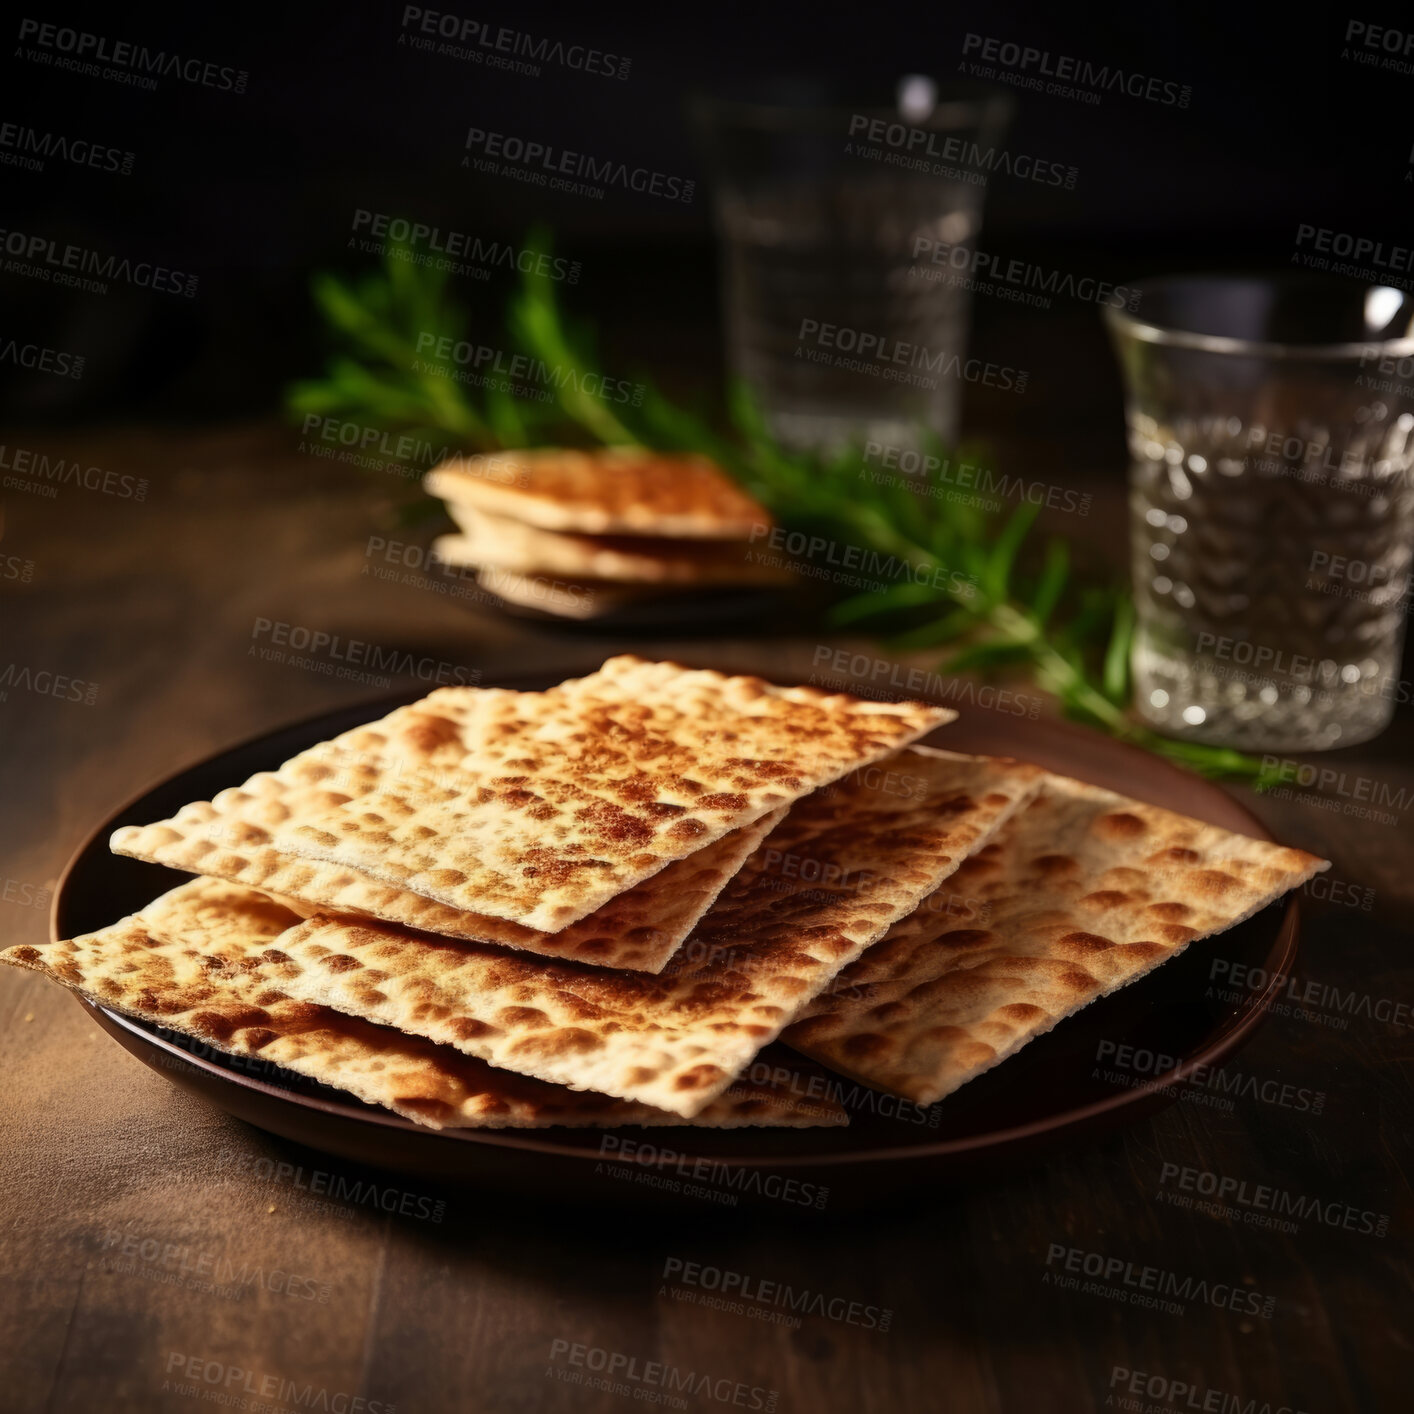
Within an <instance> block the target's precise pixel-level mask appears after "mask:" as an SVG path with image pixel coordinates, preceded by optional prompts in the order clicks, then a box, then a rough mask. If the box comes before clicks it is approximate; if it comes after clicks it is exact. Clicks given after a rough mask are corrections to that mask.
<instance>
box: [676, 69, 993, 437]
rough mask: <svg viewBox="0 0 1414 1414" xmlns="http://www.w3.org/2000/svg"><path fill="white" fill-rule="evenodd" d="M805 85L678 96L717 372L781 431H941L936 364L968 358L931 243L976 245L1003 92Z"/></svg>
mask: <svg viewBox="0 0 1414 1414" xmlns="http://www.w3.org/2000/svg"><path fill="white" fill-rule="evenodd" d="M790 98H794V99H796V100H798V101H789V99H790ZM818 99H819V95H818V94H814V93H810V92H799V93H796V94H793V95H788V96H787V97H786V98H782V97H780V96H779V95H778V96H777V101H774V102H769V103H767V102H760V103H758V102H741V101H734V100H723V99H705V100H698V101H697V103H696V104H695V105H694V113H695V117H696V118H697V121H698V125H699V128H700V129H701V131H702V134H703V137H704V141H705V145H706V147H707V151H708V157H709V162H710V165H711V169H712V172H713V177H714V197H715V209H716V218H717V226H718V232H719V235H720V238H721V242H722V250H723V257H722V258H723V286H724V291H723V293H724V303H725V309H726V324H727V346H728V355H729V361H730V366H731V371H732V372H733V373H734V374H735V375H737V376H738V377H740V378H742V379H743V380H744V381H745V382H746V384H747V385H748V387H749V388H750V389H751V390H752V392H753V393H754V395H755V397H756V399H757V401H758V403H759V404H760V406H761V409H762V411H763V413H764V415H765V417H766V419H767V421H768V424H769V426H770V428H771V430H772V432H773V433H774V434H775V436H776V437H777V438H778V439H779V440H780V441H782V442H783V443H785V444H787V445H790V446H796V447H801V448H821V449H826V450H836V449H838V448H839V447H841V446H843V445H847V444H850V443H859V442H863V441H882V442H884V443H886V444H892V445H899V446H916V445H917V442H918V440H919V429H920V428H925V429H931V431H933V432H935V433H937V434H938V435H939V436H941V437H942V438H943V439H944V440H945V441H946V440H951V439H952V437H953V436H954V434H955V432H956V430H957V409H958V399H959V389H960V380H959V379H958V378H957V377H956V376H950V375H949V374H948V373H946V372H938V371H936V370H937V369H938V368H939V366H940V365H946V364H947V361H948V360H949V359H952V358H954V357H956V358H958V359H965V357H966V342H967V328H968V305H969V297H968V293H967V290H966V289H965V287H964V282H962V281H959V280H956V279H951V278H947V277H948V276H949V275H950V274H951V273H952V272H953V271H955V270H956V269H957V268H958V266H957V265H956V264H954V265H953V266H951V267H947V266H944V265H942V264H940V263H938V253H940V250H941V249H942V248H944V247H945V248H946V249H947V253H948V254H951V252H952V251H953V250H954V249H955V250H956V251H957V252H959V258H960V259H961V260H962V261H963V262H965V259H966V257H965V256H962V255H961V252H964V251H970V250H971V249H973V248H974V247H975V242H976V238H977V232H978V228H979V226H980V224H981V216H982V201H983V196H984V194H985V192H986V182H987V179H988V175H989V172H991V171H992V170H993V168H994V167H995V166H997V165H998V163H999V156H998V151H997V148H998V144H999V143H1000V142H1001V138H1002V134H1003V132H1004V131H1005V128H1006V124H1007V120H1008V119H1009V117H1010V114H1011V106H1012V105H1011V100H1010V99H1009V98H1008V97H1007V96H1006V95H1004V94H997V93H993V92H991V91H989V90H987V89H985V88H983V87H981V86H975V85H973V86H965V85H954V86H951V87H946V88H941V89H940V88H939V87H938V86H937V85H935V84H934V83H933V81H932V80H930V79H927V78H924V77H922V76H914V77H910V78H905V79H901V80H900V81H899V83H898V85H897V88H896V91H895V93H894V95H893V98H892V100H891V101H890V102H888V103H884V104H879V103H873V104H868V105H850V104H848V103H835V102H820V101H818ZM920 351H921V352H920Z"/></svg>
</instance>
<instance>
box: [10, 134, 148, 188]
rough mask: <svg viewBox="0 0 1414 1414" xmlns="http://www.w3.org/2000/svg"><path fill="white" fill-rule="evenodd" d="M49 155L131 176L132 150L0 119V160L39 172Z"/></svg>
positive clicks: (82, 165) (77, 165)
mask: <svg viewBox="0 0 1414 1414" xmlns="http://www.w3.org/2000/svg"><path fill="white" fill-rule="evenodd" d="M50 158H54V159H55V160H56V161H59V162H68V163H70V164H71V165H72V166H75V167H92V168H93V169H94V170H95V171H98V172H117V173H119V174H120V175H121V176H124V177H127V176H131V174H132V170H133V162H134V160H135V159H134V157H133V154H132V153H131V152H125V151H123V149H122V148H118V147H109V146H108V144H107V143H99V142H93V141H92V140H90V139H89V138H81V137H74V138H71V137H64V136H63V135H62V134H60V133H52V132H40V131H39V129H38V128H31V127H29V126H27V125H26V124H24V123H0V163H4V164H5V165H6V166H11V167H21V168H24V169H25V170H27V171H31V172H42V171H43V170H44V164H45V162H46V161H47V160H48V159H50Z"/></svg>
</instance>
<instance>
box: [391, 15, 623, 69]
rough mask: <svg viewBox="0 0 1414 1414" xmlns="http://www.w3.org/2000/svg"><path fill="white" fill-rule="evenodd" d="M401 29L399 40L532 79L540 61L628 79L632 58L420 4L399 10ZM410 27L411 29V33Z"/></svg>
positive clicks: (412, 45) (414, 46) (418, 47)
mask: <svg viewBox="0 0 1414 1414" xmlns="http://www.w3.org/2000/svg"><path fill="white" fill-rule="evenodd" d="M402 27H403V33H402V34H400V35H399V36H398V43H399V44H407V45H410V46H411V47H412V48H414V49H425V50H428V51H430V52H432V53H436V54H445V55H447V56H449V57H450V58H453V59H469V60H471V61H472V62H473V63H477V64H483V65H485V66H486V67H487V68H493V69H508V70H510V71H511V72H512V73H523V74H529V75H530V76H531V77H533V78H538V77H539V76H540V67H539V66H540V65H541V64H558V65H559V66H560V67H561V68H565V69H573V70H575V71H576V72H577V73H581V74H595V75H598V76H600V77H602V78H606V79H626V78H627V77H628V72H629V70H630V69H631V68H632V67H633V60H632V59H625V58H622V57H620V56H619V55H617V54H606V53H605V52H604V51H603V50H602V49H595V48H594V47H593V46H592V45H588V44H566V43H564V41H563V40H559V39H556V40H551V39H549V38H546V37H545V36H543V35H542V36H541V37H540V38H538V39H537V38H536V37H535V36H533V35H529V34H526V33H525V31H524V30H518V29H512V28H511V27H510V26H509V25H488V24H484V23H482V21H480V20H467V19H463V18H462V17H461V16H460V15H450V14H447V13H445V12H444V11H441V10H424V9H423V8H422V7H421V6H420V5H407V6H405V7H404V8H403V25H402ZM409 29H411V30H412V31H413V32H412V33H411V34H409V33H408V31H409ZM507 56H510V57H507ZM526 61H532V62H526Z"/></svg>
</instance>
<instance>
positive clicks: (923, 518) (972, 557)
mask: <svg viewBox="0 0 1414 1414" xmlns="http://www.w3.org/2000/svg"><path fill="white" fill-rule="evenodd" d="M530 244H531V246H532V247H533V248H535V249H544V250H547V251H548V241H546V240H545V239H544V237H543V236H538V235H533V236H532V240H531V243H530ZM407 255H408V253H407V252H399V251H398V250H397V249H396V248H394V249H391V250H390V251H389V252H388V254H387V255H386V256H385V260H384V269H383V272H382V273H381V274H372V275H369V276H366V277H364V279H362V280H361V281H359V282H358V283H357V284H349V283H347V282H343V281H340V280H338V279H336V278H335V277H333V276H330V275H323V276H320V277H318V279H316V281H315V284H314V297H315V301H316V304H317V305H318V307H319V309H320V311H321V312H322V314H323V316H324V319H325V321H326V323H327V324H328V325H329V327H330V329H331V331H332V332H333V333H334V335H335V336H336V338H338V339H339V340H340V341H341V342H342V343H343V344H344V346H345V349H346V351H345V352H344V353H342V354H341V355H340V356H338V357H335V358H334V359H333V360H331V362H330V364H329V366H328V370H327V372H326V375H325V377H324V378H322V379H318V380H312V381H309V382H304V383H299V384H296V385H295V386H294V387H293V388H292V389H291V391H290V396H289V407H290V409H291V411H292V412H294V413H296V414H298V415H307V414H309V413H311V412H315V413H319V414H320V415H336V416H342V417H349V418H353V419H357V420H361V421H364V422H366V423H368V424H371V425H376V426H380V427H383V428H386V429H388V430H398V431H416V432H419V433H422V434H424V435H433V434H440V435H444V436H446V437H448V438H452V439H455V440H456V441H457V442H458V443H459V444H460V445H462V446H463V447H465V448H466V449H467V450H489V449H492V448H495V447H516V446H531V445H537V444H546V443H554V442H563V441H565V440H566V439H567V437H572V436H574V435H576V434H578V435H579V436H580V437H582V438H587V439H588V440H590V441H592V442H595V443H600V444H607V445H633V444H638V445H644V446H652V447H655V448H658V449H660V450H665V451H693V452H701V453H703V454H705V455H707V456H710V457H712V458H713V459H714V460H715V461H717V462H718V463H719V464H720V465H721V466H722V467H724V468H725V469H726V470H727V471H729V472H730V473H731V474H732V475H733V476H734V477H736V479H737V480H738V481H740V482H741V484H742V485H743V486H744V487H745V488H746V489H747V490H748V491H750V492H751V493H752V494H753V495H754V496H756V497H757V498H758V499H759V500H760V501H761V502H762V503H763V504H764V505H765V506H766V507H767V509H768V510H769V511H770V512H771V513H772V515H773V516H774V517H775V518H776V520H777V521H778V522H779V523H780V524H781V525H782V526H783V527H784V528H785V529H787V530H796V529H799V530H804V531H807V532H808V533H810V534H812V535H823V536H825V537H827V538H828V539H831V540H833V541H835V542H836V543H839V544H844V545H853V546H858V547H860V548H861V549H864V550H869V551H872V552H875V553H876V554H877V555H879V556H884V557H888V559H889V561H890V562H891V563H896V564H897V565H898V566H900V567H901V568H902V570H903V573H901V574H898V575H895V576H893V577H892V581H891V582H890V583H887V584H879V585H878V586H877V587H871V588H869V589H867V590H865V591H864V592H862V593H858V594H855V595H853V596H851V597H849V598H846V599H843V600H841V601H839V602H837V603H835V604H834V605H833V606H832V607H831V608H830V610H829V611H828V618H829V621H830V622H831V623H832V624H834V625H835V626H836V627H841V628H843V627H851V628H853V627H867V628H869V629H872V630H874V631H876V632H880V633H883V634H885V635H887V639H888V642H889V644H890V646H891V647H892V648H894V649H895V650H897V651H922V650H929V649H934V648H942V647H944V646H950V647H951V649H952V651H951V652H950V653H949V654H948V655H947V656H945V657H944V658H943V659H942V660H941V662H940V663H939V664H938V669H939V671H940V672H944V673H960V672H966V671H976V672H983V673H991V672H995V671H998V670H1007V671H1009V672H1012V673H1019V674H1023V675H1025V676H1027V677H1029V679H1030V680H1031V681H1033V682H1034V683H1035V684H1036V685H1037V686H1038V687H1040V688H1041V689H1043V690H1044V691H1047V692H1049V693H1051V694H1053V695H1054V696H1055V697H1056V698H1057V699H1058V700H1059V701H1060V703H1061V706H1062V708H1063V709H1064V711H1065V712H1066V714H1067V715H1069V716H1071V717H1074V718H1076V719H1079V720H1081V721H1084V722H1087V723H1089V724H1090V725H1093V726H1096V727H1099V728H1101V729H1103V730H1104V731H1107V732H1109V733H1110V734H1111V735H1113V736H1115V737H1117V738H1119V739H1120V740H1123V741H1128V742H1132V743H1133V744H1135V745H1136V746H1141V747H1144V748H1146V749H1148V750H1150V751H1153V752H1155V753H1157V754H1158V755H1161V756H1164V757H1166V758H1168V759H1169V760H1171V761H1175V762H1178V763H1180V764H1182V765H1184V766H1187V767H1188V768H1190V769H1192V770H1195V771H1198V772H1200V773H1201V774H1203V775H1207V776H1211V777H1232V778H1238V779H1246V780H1250V781H1257V782H1258V783H1260V777H1261V772H1262V765H1261V762H1260V761H1259V760H1258V759H1257V758H1254V757H1251V756H1246V755H1244V754H1243V753H1241V752H1238V751H1233V750H1229V749H1227V748H1223V747H1214V746H1207V745H1203V744H1201V743H1195V742H1186V741H1177V740H1174V739H1172V738H1170V737H1165V736H1161V735H1160V734H1159V733H1157V732H1155V731H1153V730H1151V729H1150V728H1149V727H1147V726H1145V725H1144V724H1143V723H1142V722H1139V721H1137V720H1136V719H1135V718H1134V717H1133V716H1132V715H1131V713H1130V712H1129V711H1128V710H1127V705H1128V702H1129V698H1130V691H1131V683H1130V676H1129V653H1130V646H1131V642H1132V639H1133V635H1134V607H1133V601H1132V599H1131V598H1130V596H1129V592H1128V590H1127V588H1126V587H1124V586H1121V585H1118V584H1115V583H1093V582H1085V581H1084V580H1082V579H1081V578H1080V577H1079V576H1078V575H1076V574H1075V573H1074V572H1073V569H1072V566H1071V563H1070V553H1069V549H1068V547H1067V545H1066V543H1065V541H1064V540H1061V539H1059V538H1052V539H1050V540H1048V541H1047V542H1046V543H1045V545H1044V546H1043V547H1041V548H1040V549H1039V551H1034V552H1033V550H1032V547H1031V545H1030V544H1029V542H1028V535H1029V532H1030V531H1031V529H1032V524H1033V522H1034V521H1035V519H1036V516H1037V513H1038V508H1037V507H1036V506H1034V505H1032V504H1029V503H1023V504H1021V505H1020V506H1019V507H1017V508H1016V509H1015V510H1013V511H1012V512H1011V514H1010V515H1006V516H1002V515H1000V514H997V513H992V512H988V511H986V510H984V509H982V508H981V507H980V506H979V505H977V504H976V503H974V502H970V501H968V500H967V499H965V498H959V497H956V496H951V497H950V496H949V495H948V490H949V489H951V488H948V487H947V486H946V485H945V483H944V477H945V476H946V467H947V465H948V459H947V455H946V453H945V451H944V449H943V448H942V447H941V446H937V447H934V448H933V449H932V450H933V451H934V452H936V454H937V455H936V457H935V458H933V459H932V462H933V466H934V470H933V471H931V472H929V473H926V474H923V475H916V476H915V475H904V476H898V477H878V478H875V477H871V476H869V475H867V474H865V473H864V471H863V468H864V466H865V463H864V459H863V457H862V456H861V455H860V450H859V449H850V450H847V451H844V452H841V453H839V454H838V455H835V456H824V455H819V454H813V453H802V452H796V451H791V450H788V449H786V448H783V447H782V446H781V445H780V444H779V443H777V442H776V441H775V439H774V438H773V437H772V436H771V434H770V431H769V429H768V428H767V426H766V423H765V420H764V419H763V417H762V415H761V412H760V409H759V408H758V407H757V406H756V404H755V403H754V402H753V400H752V399H751V397H750V395H749V394H748V392H747V391H746V389H745V388H744V387H742V386H736V387H733V388H732V389H731V391H730V396H729V400H728V401H729V406H728V412H729V420H730V423H731V426H732V428H733V431H734V434H735V435H733V436H723V435H721V434H720V433H718V432H717V431H715V430H714V429H713V427H712V426H711V424H710V423H709V422H708V421H707V420H706V419H705V418H703V417H700V416H697V415H695V414H693V413H691V412H688V411H687V410H686V409H684V408H682V407H680V406H678V405H677V404H675V403H673V402H671V401H670V400H669V399H667V398H666V397H664V396H663V395H662V394H661V393H660V392H659V391H658V390H657V389H656V388H655V387H654V386H653V385H652V383H651V382H650V381H648V380H646V379H645V380H640V381H641V383H642V387H643V395H642V398H641V400H640V401H639V402H638V404H637V405H636V406H624V405H620V404H611V403H609V402H606V401H604V400H603V399H601V398H598V397H596V396H594V395H593V394H592V393H591V392H589V391H586V389H587V388H588V387H593V386H601V385H602V380H601V379H598V378H597V377H596V376H595V375H597V372H598V370H597V360H596V359H595V356H594V352H593V340H592V333H591V331H589V330H587V329H584V328H578V329H576V328H573V327H572V326H570V325H569V324H568V323H567V321H566V320H565V318H564V317H563V315H562V313H561V310H560V307H559V301H558V297H557V294H556V288H555V284H554V281H553V280H552V279H551V278H550V277H549V276H548V275H547V274H544V273H539V272H541V271H543V270H544V269H546V268H548V263H547V262H541V261H534V260H532V261H528V262H526V264H527V265H528V266H529V269H528V271H527V273H526V274H525V275H524V276H523V279H522V283H521V285H520V287H519V289H518V290H517V291H516V293H515V294H514V295H513V297H512V299H511V302H510V306H509V309H508V311H507V317H506V326H507V329H508V331H509V335H510V338H511V340H512V341H513V342H514V344H515V345H516V347H517V349H518V351H520V352H523V353H526V354H528V355H530V356H531V357H533V358H535V359H538V360H540V361H541V362H542V364H543V365H544V366H545V367H546V368H547V369H549V370H552V371H553V374H554V377H553V387H554V388H555V399H554V402H553V403H534V404H528V403H525V402H521V401H518V400H516V399H515V398H514V397H512V396H511V395H510V394H509V393H508V392H505V391H503V390H498V389H488V390H486V391H485V392H484V393H483V394H482V396H480V397H477V396H476V395H475V394H474V393H473V391H472V390H471V389H470V388H469V387H467V386H466V385H465V384H463V383H460V382H457V381H455V380H454V379H452V378H451V377H449V376H448V375H447V373H446V372H444V371H441V370H439V369H438V367H437V366H436V365H435V363H431V362H429V361H428V360H427V359H426V358H425V355H424V354H423V353H422V352H421V351H420V350H419V339H420V338H422V336H423V335H425V334H426V333H428V332H435V333H436V334H437V335H438V336H439V337H440V336H442V335H450V336H451V337H453V338H454V339H461V338H464V337H465V329H466V323H467V321H466V316H465V314H464V313H463V312H461V311H459V310H458V309H456V308H455V307H454V306H453V305H452V304H451V303H450V302H449V301H448V299H447V298H446V294H445V288H444V276H443V275H441V274H440V273H438V272H435V271H432V270H429V269H427V268H426V267H423V266H419V265H417V264H415V263H413V262H412V261H411V260H409V259H408V258H407ZM423 342H425V339H424V340H423ZM958 455H959V457H965V456H966V455H968V449H966V448H963V449H959V452H958ZM925 464H926V462H925Z"/></svg>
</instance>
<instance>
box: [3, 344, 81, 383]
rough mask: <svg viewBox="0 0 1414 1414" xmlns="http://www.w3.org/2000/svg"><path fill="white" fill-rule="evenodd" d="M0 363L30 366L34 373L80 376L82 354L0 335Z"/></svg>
mask: <svg viewBox="0 0 1414 1414" xmlns="http://www.w3.org/2000/svg"><path fill="white" fill-rule="evenodd" d="M0 363H10V364H14V366H15V367H16V368H32V369H33V370H34V371H35V372H36V373H52V374H53V375H54V376H55V377H56V378H82V377H83V365H84V356H83V354H76V353H69V352H68V351H67V350H65V349H51V348H48V347H46V346H45V345H44V344H22V343H20V341H19V340H18V339H7V338H5V337H4V336H3V335H0Z"/></svg>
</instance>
